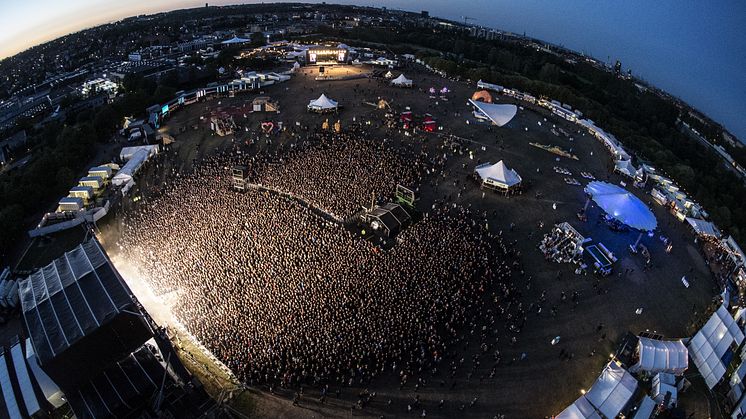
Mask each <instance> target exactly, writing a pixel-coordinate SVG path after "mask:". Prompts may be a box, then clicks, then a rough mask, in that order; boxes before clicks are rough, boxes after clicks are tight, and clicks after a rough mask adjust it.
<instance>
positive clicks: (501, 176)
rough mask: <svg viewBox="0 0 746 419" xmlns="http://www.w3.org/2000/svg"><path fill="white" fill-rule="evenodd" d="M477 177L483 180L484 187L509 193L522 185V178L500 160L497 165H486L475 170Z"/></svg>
mask: <svg viewBox="0 0 746 419" xmlns="http://www.w3.org/2000/svg"><path fill="white" fill-rule="evenodd" d="M474 171H475V172H476V173H477V175H478V176H479V177H480V179H482V186H484V187H487V188H491V189H499V190H502V191H509V190H511V189H512V188H514V187H516V186H518V185H520V184H521V181H522V179H521V176H520V175H519V174H518V173H517V172H516V171H515V170H513V169H510V168H508V166H506V165H505V163H504V162H503V161H502V160H500V161H499V162H497V163H495V164H490V163H484V164H480V165H479V166H477V167H476V169H474Z"/></svg>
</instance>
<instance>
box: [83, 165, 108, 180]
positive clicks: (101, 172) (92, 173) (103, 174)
mask: <svg viewBox="0 0 746 419" xmlns="http://www.w3.org/2000/svg"><path fill="white" fill-rule="evenodd" d="M88 177H100V178H101V179H103V180H107V179H109V178H110V177H111V167H109V166H96V167H91V168H90V169H88Z"/></svg>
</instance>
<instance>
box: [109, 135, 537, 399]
mask: <svg viewBox="0 0 746 419" xmlns="http://www.w3.org/2000/svg"><path fill="white" fill-rule="evenodd" d="M335 137H337V136H335ZM338 137H341V138H336V139H332V138H331V137H327V138H322V141H321V142H320V143H318V144H311V145H309V146H308V147H305V148H304V149H303V150H302V151H300V150H297V151H295V152H293V153H291V155H290V157H285V158H281V159H279V161H281V162H284V164H279V163H265V162H261V163H260V162H259V160H257V159H255V160H254V161H253V165H252V169H251V172H252V174H253V176H255V177H256V178H258V179H262V181H263V182H264V183H270V184H273V185H275V186H276V187H277V188H278V189H283V188H287V189H292V190H293V192H294V193H296V194H297V195H299V196H300V197H302V198H303V199H304V200H305V201H307V202H310V203H312V204H314V205H320V206H323V208H324V209H326V210H329V211H333V212H335V213H340V214H347V213H349V212H350V211H351V210H353V209H354V206H353V204H352V203H351V202H355V203H356V204H358V203H360V202H359V200H362V199H364V198H365V195H366V194H370V193H371V192H373V193H383V192H382V191H381V190H380V189H381V188H389V187H390V186H392V185H393V183H392V180H391V177H393V176H402V177H406V176H409V177H412V178H413V177H415V176H417V175H418V173H417V172H418V171H419V170H422V166H421V165H420V164H419V163H417V164H414V165H413V166H412V168H408V169H407V166H406V165H405V164H403V163H404V160H395V159H401V157H398V156H395V155H393V152H392V151H387V149H386V148H385V147H377V146H371V145H370V144H369V143H368V144H367V145H366V144H365V143H364V141H365V140H362V139H361V140H360V141H359V142H353V141H352V140H351V139H350V138H345V137H344V136H338ZM337 140H338V142H337ZM365 147H367V149H366V148H365ZM366 150H367V151H366ZM387 153H392V154H391V155H388V154H387ZM391 161H400V163H399V164H389V163H387V162H391ZM234 162H235V156H232V157H226V156H223V157H214V158H210V159H208V160H206V161H205V162H203V163H202V164H201V165H199V166H198V167H197V168H196V170H195V172H194V173H192V174H190V175H188V176H181V177H179V178H178V179H176V180H175V181H174V182H172V183H170V185H169V186H168V187H167V188H166V189H165V190H164V191H163V192H162V193H161V194H160V196H159V197H158V198H157V199H155V200H153V201H148V202H145V203H144V204H143V205H141V206H139V207H138V208H137V209H135V210H133V211H132V212H131V213H129V214H126V215H124V216H123V227H122V231H121V238H120V240H119V247H120V249H121V251H122V252H123V253H124V255H125V257H127V258H128V259H129V260H131V261H133V262H134V264H136V265H137V266H138V267H139V269H140V271H141V274H142V275H143V277H144V278H146V279H147V280H148V281H149V283H150V285H151V286H152V287H153V289H154V290H155V291H156V293H158V294H166V293H170V298H169V299H170V301H173V305H172V310H173V311H174V313H175V315H176V316H177V317H178V319H179V320H180V321H181V322H182V323H183V324H184V325H185V326H186V327H187V328H188V329H189V330H190V331H191V333H192V334H194V335H195V336H196V337H197V338H198V339H199V340H200V341H201V342H202V343H203V344H204V345H205V346H206V347H207V348H208V349H210V350H211V351H212V352H213V353H214V354H215V355H216V356H217V357H218V358H219V359H220V360H221V361H223V363H225V364H226V365H227V366H228V367H229V368H231V369H232V370H233V371H234V372H235V373H236V375H237V376H238V377H239V378H241V379H242V380H244V381H245V382H247V383H249V384H251V385H263V386H268V387H269V388H270V389H272V388H273V387H274V386H282V387H285V388H297V387H298V386H299V385H300V384H308V385H314V384H317V385H323V384H326V385H330V384H331V385H357V384H360V383H366V382H368V381H369V380H370V379H372V378H374V377H376V376H377V375H379V374H381V373H383V372H384V371H393V373H394V374H396V375H397V376H398V377H399V379H400V380H401V382H402V385H406V383H407V380H412V377H413V376H415V375H418V374H420V373H423V372H426V371H428V372H432V371H437V370H438V369H439V368H442V369H443V370H448V369H451V370H455V368H456V367H457V366H456V365H457V364H456V361H453V360H451V361H450V364H448V363H445V362H443V359H444V356H445V354H446V353H447V351H448V348H450V347H453V346H454V345H456V344H457V343H458V342H462V341H463V340H465V339H469V338H468V336H469V334H468V333H467V332H466V330H468V329H469V328H470V329H471V334H472V335H473V334H474V333H475V329H476V327H477V326H476V325H477V324H482V323H484V324H489V328H487V326H485V327H483V328H482V331H481V335H482V344H483V345H484V351H485V352H486V351H487V350H489V351H490V353H492V351H493V350H494V353H495V355H494V356H495V362H496V363H497V362H499V358H500V355H499V350H497V349H496V343H497V340H498V339H499V338H498V337H497V334H498V332H497V329H496V321H498V320H497V319H500V317H503V316H504V317H503V320H504V326H505V327H506V328H507V329H508V330H509V331H510V333H517V332H518V331H520V328H521V327H522V326H523V322H524V321H525V315H524V314H525V312H524V309H523V308H522V305H521V304H520V303H519V302H518V298H519V297H520V293H519V292H517V291H516V289H515V288H514V287H513V285H512V284H511V283H510V281H509V277H510V275H511V270H512V269H518V268H520V266H518V265H516V264H517V262H514V263H513V264H512V265H510V264H508V262H507V261H508V260H509V259H510V256H511V255H512V254H511V251H510V250H509V247H507V246H506V245H505V244H503V243H502V241H501V237H500V234H499V233H496V232H491V231H489V229H488V225H487V223H486V221H485V220H486V216H487V214H486V213H485V214H476V213H474V211H472V210H469V209H468V208H464V207H461V206H458V205H454V204H451V203H446V202H439V203H436V204H435V205H433V207H432V208H430V209H429V211H428V213H427V214H426V216H425V217H424V219H423V220H421V221H419V222H417V223H415V224H414V225H412V226H410V227H409V228H407V229H406V230H405V231H404V232H402V233H401V234H400V235H399V236H398V238H397V244H396V245H395V246H394V247H393V248H392V249H390V250H388V251H382V250H380V249H378V248H376V247H375V246H373V245H372V244H371V243H370V242H369V241H366V240H364V239H363V238H361V237H359V236H357V235H356V234H355V233H352V232H351V231H350V230H347V229H346V228H345V227H343V226H342V225H340V224H337V223H334V222H331V221H328V220H325V219H324V218H321V217H319V216H318V215H316V213H314V212H313V211H312V210H310V209H309V208H307V207H306V206H304V205H302V204H300V203H299V202H298V201H297V200H295V199H293V198H290V197H288V196H285V195H280V194H277V193H274V192H270V191H262V190H257V189H250V190H249V191H247V192H244V193H238V192H235V191H233V190H232V189H231V188H230V184H231V182H230V173H229V172H230V171H229V168H230V165H231V164H232V163H234ZM360 167H363V168H362V169H360ZM309 169H312V170H309ZM346 171H352V173H353V174H349V173H348V174H347V176H345V172H346ZM333 176H340V177H342V178H343V180H338V179H335V178H334V177H333ZM293 179H295V182H293ZM357 184H360V185H357ZM296 185H297V186H296ZM293 188H295V189H293ZM392 189H393V188H392ZM388 193H389V194H390V192H388ZM490 300H492V301H491V302H490V306H491V307H498V311H494V310H493V309H489V308H485V307H484V304H485V302H487V301H490ZM493 303H494V304H496V305H493ZM485 319H489V322H488V321H486V320H485ZM500 334H502V333H500ZM489 336H493V337H489ZM461 362H462V363H463V360H462V361H461ZM441 363H443V365H441ZM478 364H479V363H478V362H476V365H478ZM475 368H476V366H475ZM493 371H494V370H493Z"/></svg>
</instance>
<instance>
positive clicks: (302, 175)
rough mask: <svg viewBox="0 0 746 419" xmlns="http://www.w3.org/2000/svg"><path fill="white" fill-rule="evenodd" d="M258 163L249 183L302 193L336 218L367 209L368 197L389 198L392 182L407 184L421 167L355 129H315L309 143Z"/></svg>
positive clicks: (420, 173) (416, 159)
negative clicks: (334, 131) (337, 132)
mask: <svg viewBox="0 0 746 419" xmlns="http://www.w3.org/2000/svg"><path fill="white" fill-rule="evenodd" d="M260 162H261V163H258V164H255V165H252V172H254V173H255V174H256V176H254V177H253V178H252V179H250V180H251V181H252V182H255V183H259V184H262V185H267V186H270V187H273V188H276V189H279V190H282V191H285V192H288V193H292V194H294V195H296V196H300V197H303V199H304V200H306V201H307V202H309V203H310V204H312V205H314V206H315V207H317V208H320V209H322V210H324V211H325V212H327V213H329V214H332V215H334V216H335V217H338V218H340V219H344V218H347V217H349V216H351V215H353V214H355V213H356V212H359V211H360V210H361V209H362V208H363V207H369V206H370V203H371V200H372V199H374V200H376V201H378V200H379V199H380V198H382V197H383V196H386V195H388V196H390V195H391V194H393V192H394V190H395V188H396V184H397V183H400V184H403V185H407V186H409V185H411V184H412V182H413V181H414V180H415V179H416V178H418V177H419V176H421V175H422V170H423V168H424V164H423V162H422V161H421V159H418V158H413V159H411V160H409V161H407V160H406V159H405V157H403V156H402V155H401V154H400V153H398V152H395V151H393V150H391V149H390V148H389V147H387V146H386V145H385V144H384V142H383V141H381V140H379V139H376V140H372V139H368V138H366V136H365V135H364V133H362V132H360V131H357V130H351V131H349V132H343V133H339V134H336V133H331V132H324V131H319V132H316V133H314V135H313V142H312V144H310V145H308V146H305V147H303V146H301V147H298V149H295V150H290V151H289V152H287V153H284V154H283V157H282V158H278V159H274V160H271V161H269V160H266V159H262V160H260Z"/></svg>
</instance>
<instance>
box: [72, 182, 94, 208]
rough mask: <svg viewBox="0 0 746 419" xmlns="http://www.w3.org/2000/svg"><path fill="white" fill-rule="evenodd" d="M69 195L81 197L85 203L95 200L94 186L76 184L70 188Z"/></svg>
mask: <svg viewBox="0 0 746 419" xmlns="http://www.w3.org/2000/svg"><path fill="white" fill-rule="evenodd" d="M68 197H71V198H81V199H82V200H83V203H84V204H86V205H87V204H88V203H89V202H91V200H93V188H92V187H90V186H74V187H73V188H72V189H70V194H69V195H68Z"/></svg>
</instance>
